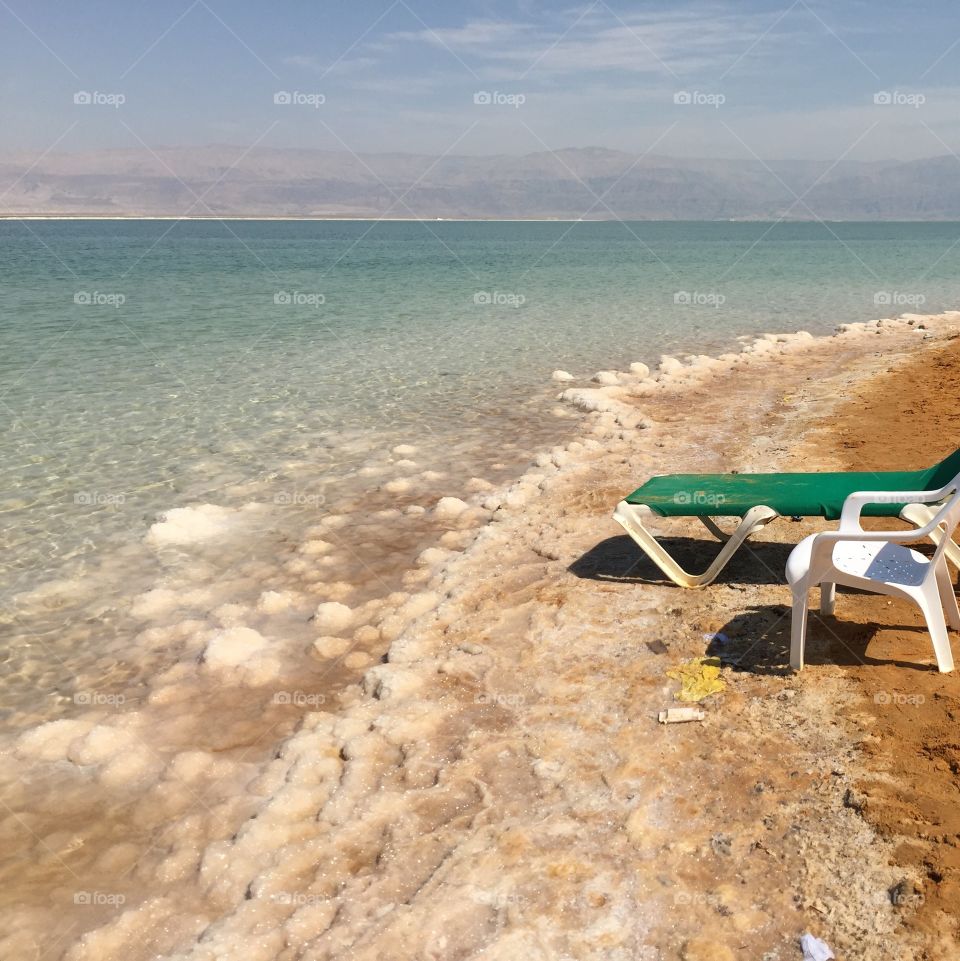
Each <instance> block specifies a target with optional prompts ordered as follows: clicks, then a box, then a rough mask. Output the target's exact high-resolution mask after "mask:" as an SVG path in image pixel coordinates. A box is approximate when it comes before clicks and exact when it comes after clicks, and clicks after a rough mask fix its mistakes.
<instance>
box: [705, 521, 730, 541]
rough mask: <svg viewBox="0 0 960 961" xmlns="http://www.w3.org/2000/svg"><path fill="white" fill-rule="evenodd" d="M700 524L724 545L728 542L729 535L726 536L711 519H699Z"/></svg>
mask: <svg viewBox="0 0 960 961" xmlns="http://www.w3.org/2000/svg"><path fill="white" fill-rule="evenodd" d="M700 523H701V524H703V526H704V527H705V528H706V529H707V530H708V531H710V533H711V534H713V536H714V537H715V538H716V539H717V540H718V541H721V542H722V543H724V544H726V542H727V541H728V540H730V536H731V535H730V534H728V533H727V532H726V531H725V530H724V529H723V528H722V527H721V526H720V525H719V524H718V523H717V522H716V521H715V520H714V519H713V518H712V517H701V518H700Z"/></svg>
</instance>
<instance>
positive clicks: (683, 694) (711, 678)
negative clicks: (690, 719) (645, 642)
mask: <svg viewBox="0 0 960 961" xmlns="http://www.w3.org/2000/svg"><path fill="white" fill-rule="evenodd" d="M667 677H672V678H673V679H674V680H675V681H679V682H680V690H679V691H677V693H676V698H677V700H678V701H702V700H703V699H704V698H705V697H709V696H710V695H711V694H719V693H720V692H721V691H724V690H726V687H727V685H726V683H725V682H724V680H723V678H722V677H721V676H720V658H719V657H694V658H692V659H691V660H689V661H684V662H683V663H682V664H681V665H680V666H679V667H675V668H674V669H673V670H672V671H667Z"/></svg>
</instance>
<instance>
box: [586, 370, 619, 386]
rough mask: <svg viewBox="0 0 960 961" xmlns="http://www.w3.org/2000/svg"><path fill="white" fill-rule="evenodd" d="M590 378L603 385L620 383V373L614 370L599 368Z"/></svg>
mask: <svg viewBox="0 0 960 961" xmlns="http://www.w3.org/2000/svg"><path fill="white" fill-rule="evenodd" d="M590 379H591V380H592V381H593V382H594V383H595V384H600V385H602V386H603V387H616V386H617V384H619V383H620V377H619V375H618V374H617V373H616V371H612V370H598V371H597V372H596V373H595V374H594V375H593V377H591V378H590Z"/></svg>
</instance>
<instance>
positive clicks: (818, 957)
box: [800, 932, 836, 961]
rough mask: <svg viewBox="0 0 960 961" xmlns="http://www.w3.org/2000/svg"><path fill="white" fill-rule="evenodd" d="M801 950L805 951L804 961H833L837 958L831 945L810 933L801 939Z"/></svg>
mask: <svg viewBox="0 0 960 961" xmlns="http://www.w3.org/2000/svg"><path fill="white" fill-rule="evenodd" d="M800 948H801V950H802V951H803V961H831V959H832V958H836V955H835V954H834V953H833V951H831V950H830V945H829V944H827V943H826V942H825V941H821V940H820V939H819V938H816V937H814V936H813V935H812V934H810V933H809V932H808V933H807V934H805V935H804V936H803V937H802V938H801V939H800Z"/></svg>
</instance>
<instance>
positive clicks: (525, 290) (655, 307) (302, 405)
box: [0, 221, 960, 709]
mask: <svg viewBox="0 0 960 961" xmlns="http://www.w3.org/2000/svg"><path fill="white" fill-rule="evenodd" d="M955 245H956V246H955ZM958 258H960V225H957V224H832V225H820V224H763V223H756V224H753V223H738V224H735V223H725V224H718V223H702V224H698V223H630V224H621V223H455V222H429V223H397V222H395V223H378V222H309V223H304V222H299V223H298V222H236V221H231V222H229V223H226V224H222V223H217V222H166V221H112V222H49V221H47V222H44V221H36V222H29V223H22V222H4V223H0V271H2V284H3V288H2V289H3V298H2V304H0V309H2V313H0V405H2V411H3V414H4V416H3V421H2V425H0V433H2V440H3V443H2V452H3V453H2V461H0V492H3V493H2V494H0V497H2V500H0V510H2V511H3V514H2V515H0V516H2V517H3V519H4V521H5V525H4V528H5V533H4V536H3V547H4V550H3V552H2V554H0V565H2V568H0V569H2V575H3V576H2V581H0V600H2V601H3V603H4V605H5V606H9V605H12V608H13V611H14V614H15V617H14V619H13V621H12V622H10V621H9V619H8V623H9V626H11V628H12V629H14V631H15V632H25V633H23V636H29V635H30V633H31V632H33V633H34V634H40V635H46V634H49V633H53V634H56V633H57V632H58V630H59V622H58V619H59V621H62V620H63V618H64V615H65V613H66V612H65V610H64V605H67V607H69V608H70V610H71V611H72V612H73V614H74V615H83V616H84V617H89V616H90V615H91V614H95V613H96V612H95V611H93V610H92V609H91V607H90V605H89V602H84V603H83V604H80V605H79V606H77V605H76V604H74V605H72V606H71V605H70V604H68V603H67V601H66V600H65V599H64V598H63V597H60V598H59V599H58V601H57V603H56V604H54V605H53V607H54V613H53V614H52V615H51V616H46V615H45V616H44V617H41V620H40V622H37V623H29V622H30V620H31V618H32V617H37V616H40V615H39V614H38V612H37V611H36V610H35V609H34V608H36V607H37V605H36V604H34V606H33V608H31V609H29V610H28V609H24V608H23V606H22V605H20V606H19V607H18V605H17V604H16V603H14V602H13V598H15V597H17V596H21V597H22V596H23V595H24V594H25V592H31V591H35V589H36V588H37V587H38V586H40V585H42V584H43V583H44V582H46V581H50V580H61V579H65V578H72V579H74V580H76V579H77V578H80V579H83V578H90V577H92V576H93V575H95V574H97V575H99V576H100V577H101V581H100V583H99V584H98V587H97V590H96V592H95V593H96V603H97V604H98V605H100V607H99V608H98V610H100V613H99V614H98V615H96V616H98V617H100V618H101V619H102V618H103V616H104V614H103V610H102V609H103V608H104V607H105V606H106V607H109V608H110V609H111V611H112V616H116V617H119V616H120V614H121V613H122V611H123V608H124V605H125V603H126V601H127V600H128V598H129V597H131V596H133V594H135V593H136V592H138V591H141V590H145V589H146V588H148V587H149V586H150V585H151V583H152V582H153V581H154V580H155V579H156V578H157V577H158V576H160V574H161V570H160V568H159V567H158V563H159V561H158V559H157V556H156V551H155V550H152V549H148V548H147V547H144V546H143V541H144V537H145V535H146V534H147V532H148V530H149V528H150V525H151V524H153V523H154V522H155V521H156V520H157V518H158V516H159V515H160V514H161V513H162V512H163V511H164V510H166V509H169V508H173V507H178V506H184V505H190V504H198V503H212V504H217V505H221V506H226V507H238V506H240V505H243V504H247V503H260V504H262V505H264V507H265V513H263V514H261V515H258V516H259V517H260V523H259V526H258V527H257V530H256V531H255V532H250V531H248V532H247V536H246V538H245V539H244V546H243V549H244V551H245V556H248V557H258V556H269V555H270V554H271V552H274V551H275V550H276V542H277V539H278V538H279V537H284V538H290V539H293V540H297V539H298V538H299V537H300V535H301V534H302V531H303V529H304V528H305V527H306V526H308V525H309V524H310V523H315V522H316V520H317V517H318V515H321V514H324V513H329V512H334V513H336V512H337V511H338V509H339V507H340V506H342V504H343V502H344V501H345V500H347V499H356V498H357V497H361V496H363V495H364V493H365V492H366V491H369V490H373V489H375V488H377V487H378V485H380V484H382V483H383V482H384V481H385V480H387V479H389V478H390V477H395V476H397V475H398V474H400V475H412V476H413V478H414V480H413V481H412V482H411V494H410V497H409V498H408V499H407V501H406V502H407V503H410V502H412V501H413V500H415V499H416V498H415V496H414V495H415V494H416V493H418V492H419V493H422V494H423V495H424V498H426V502H427V503H429V498H430V497H434V498H435V497H436V496H439V495H440V494H443V493H450V494H456V493H458V492H459V490H458V485H459V484H460V483H462V481H463V480H464V479H465V478H466V477H468V476H470V475H471V474H473V473H480V474H481V475H482V476H484V477H486V478H487V479H492V480H498V479H502V478H503V476H505V473H509V471H510V470H515V469H518V468H519V467H520V466H522V464H523V463H524V460H525V457H526V456H527V455H528V453H529V451H530V450H531V449H535V448H536V447H537V446H538V444H541V443H548V442H550V441H551V440H554V439H556V438H557V437H558V436H560V435H561V434H562V432H563V430H565V429H567V425H566V424H565V422H563V421H560V420H558V419H557V418H555V417H551V416H550V408H551V406H552V404H551V403H550V396H551V394H552V393H554V390H553V388H552V387H551V385H550V382H549V374H550V371H551V370H552V369H554V368H555V367H565V368H568V369H571V370H573V372H574V373H577V374H585V375H589V374H590V373H591V372H592V371H593V370H595V369H597V368H599V367H610V366H617V365H621V364H625V363H627V362H629V361H632V360H646V361H654V360H656V358H657V356H658V355H659V354H660V353H663V352H671V353H672V352H678V353H683V352H702V351H708V350H711V349H718V348H721V347H727V346H729V345H730V344H732V343H733V342H734V340H735V338H736V337H737V336H738V335H744V334H750V333H757V332H762V331H771V330H772V331H780V330H791V329H800V328H806V329H809V330H811V331H813V332H820V331H826V330H829V329H830V328H832V327H833V326H834V325H835V324H836V323H838V322H842V321H854V320H862V319H867V318H871V317H876V316H886V315H890V314H892V313H897V312H901V311H904V310H916V311H919V312H936V311H939V310H942V309H949V308H953V307H956V306H957V304H958V303H960V273H958V271H957V263H958ZM397 444H410V445H413V446H415V447H416V448H417V453H416V455H414V456H413V464H409V463H408V462H409V461H410V460H411V458H410V457H399V458H398V457H396V456H391V455H390V454H389V452H390V450H391V449H392V447H394V446H395V445H397ZM398 460H399V461H400V462H401V463H402V464H403V465H404V466H403V467H402V468H395V467H394V465H395V464H396V462H397V461H398ZM494 464H496V465H497V466H496V467H494V466H493V465H494ZM364 467H366V470H364ZM424 470H436V471H438V472H440V471H442V472H444V473H445V474H446V476H445V477H443V478H433V479H432V480H431V479H430V476H431V475H427V478H424V477H423V476H422V472H423V471H424ZM391 472H392V473H391ZM386 500H387V501H389V498H387V499H386ZM379 506H381V507H383V506H389V504H387V505H384V504H380V505H379ZM344 536H345V538H346V540H347V541H348V542H349V540H350V538H349V537H348V536H347V535H346V534H345V535H344ZM368 553H369V552H368ZM235 560H236V558H233V557H231V556H229V555H227V554H222V555H221V556H220V557H219V560H218V561H214V562H213V564H212V566H211V568H210V573H211V575H212V576H219V573H218V568H219V572H222V571H224V570H227V569H228V568H229V567H230V566H231V565H232V564H233V563H234V561H235ZM368 560H369V558H368ZM394 560H398V561H401V562H402V560H403V550H402V549H400V550H399V556H398V557H397V558H394ZM344 566H345V567H349V566H350V565H349V564H347V563H346V561H345V564H344ZM353 567H354V568H356V569H354V570H347V571H345V572H344V574H343V576H345V577H346V578H347V579H351V578H356V577H360V578H362V576H363V567H364V565H363V564H359V563H358V564H354V565H353ZM78 596H79V595H78ZM43 606H44V607H45V608H46V609H48V608H50V607H51V604H50V603H46V602H45V604H44V605H43ZM28 607H29V605H28ZM47 614H48V615H49V611H48V612H47ZM108 633H109V632H108ZM90 643H96V644H100V645H107V644H109V645H110V646H111V647H112V646H114V645H115V646H116V648H117V650H118V651H122V649H123V647H124V643H125V638H124V637H123V636H115V637H112V638H108V637H106V636H104V634H103V632H102V631H101V632H99V641H97V642H93V641H91V642H90ZM84 652H85V653H86V654H87V655H92V656H95V655H97V654H99V653H100V651H99V650H86V648H85V647H84V645H80V647H79V648H78V647H76V646H74V647H72V648H71V650H70V654H69V655H68V654H67V653H66V652H64V656H65V657H66V658H67V664H68V666H69V665H70V658H71V657H79V656H83V654H84ZM20 694H21V697H20V698H17V699H15V702H16V703H22V702H23V700H26V701H29V700H30V697H31V691H30V685H29V684H28V685H27V689H26V690H23V691H21V692H20ZM9 706H10V705H9V703H8V709H9Z"/></svg>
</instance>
